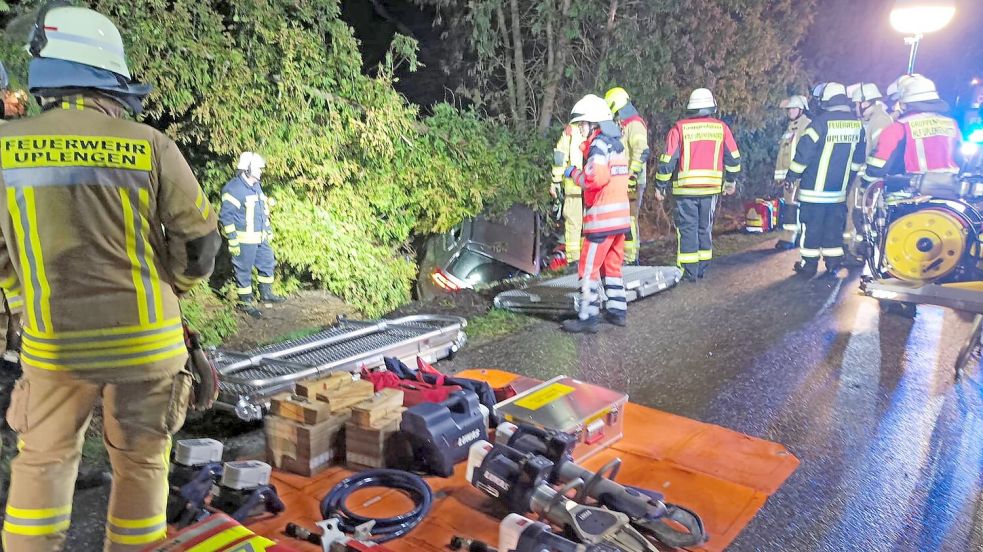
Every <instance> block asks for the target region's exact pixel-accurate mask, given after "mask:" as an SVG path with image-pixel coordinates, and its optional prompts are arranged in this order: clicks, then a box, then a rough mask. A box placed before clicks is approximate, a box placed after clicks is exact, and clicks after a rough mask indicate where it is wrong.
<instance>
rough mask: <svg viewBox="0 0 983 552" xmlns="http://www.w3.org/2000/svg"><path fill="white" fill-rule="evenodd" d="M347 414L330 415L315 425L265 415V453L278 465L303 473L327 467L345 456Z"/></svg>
mask: <svg viewBox="0 0 983 552" xmlns="http://www.w3.org/2000/svg"><path fill="white" fill-rule="evenodd" d="M347 421H348V416H347V415H345V416H331V417H329V418H328V419H327V420H325V421H324V422H321V423H319V424H315V425H307V424H302V423H300V422H295V421H293V420H288V419H286V418H280V417H279V416H267V417H266V423H265V433H266V456H267V459H268V461H269V463H270V464H271V465H272V466H273V467H275V468H277V469H281V470H284V471H288V472H291V473H296V474H299V475H304V476H308V477H310V476H312V475H315V474H316V473H318V472H320V471H322V470H324V469H326V468H327V467H328V466H330V465H331V464H332V463H333V462H334V461H336V460H338V459H339V458H340V459H344V455H345V453H344V451H345V423H346V422H347Z"/></svg>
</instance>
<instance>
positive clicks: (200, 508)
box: [167, 439, 223, 528]
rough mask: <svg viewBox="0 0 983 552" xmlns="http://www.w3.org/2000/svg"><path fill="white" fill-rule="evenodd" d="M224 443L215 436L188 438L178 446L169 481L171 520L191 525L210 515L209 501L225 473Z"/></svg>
mask: <svg viewBox="0 0 983 552" xmlns="http://www.w3.org/2000/svg"><path fill="white" fill-rule="evenodd" d="M222 452H223V446H222V443H220V442H218V441H216V440H214V439H185V440H181V441H178V442H177V443H175V445H174V458H173V460H172V462H171V473H170V475H169V476H168V480H169V481H168V482H169V484H170V486H171V493H170V494H169V495H168V498H167V521H168V523H171V524H174V525H176V526H177V527H179V528H183V527H187V526H189V525H191V524H193V523H195V522H197V521H200V520H202V519H204V518H206V517H208V515H209V513H210V512H209V511H208V510H207V509H206V508H205V503H206V501H207V500H208V497H209V495H210V494H211V492H212V487H213V486H214V485H215V484H216V483H218V480H219V478H220V477H221V476H222Z"/></svg>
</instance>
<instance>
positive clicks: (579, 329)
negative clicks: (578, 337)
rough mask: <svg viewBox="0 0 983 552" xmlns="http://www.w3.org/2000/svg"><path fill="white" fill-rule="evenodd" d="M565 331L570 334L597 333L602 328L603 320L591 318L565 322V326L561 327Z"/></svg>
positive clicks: (595, 317) (596, 317) (573, 319)
mask: <svg viewBox="0 0 983 552" xmlns="http://www.w3.org/2000/svg"><path fill="white" fill-rule="evenodd" d="M560 327H561V328H562V329H563V331H565V332H569V333H590V334H592V333H597V330H598V329H600V327H601V320H600V317H598V316H591V317H590V318H586V319H581V318H571V319H570V320H564V321H563V325H562V326H560Z"/></svg>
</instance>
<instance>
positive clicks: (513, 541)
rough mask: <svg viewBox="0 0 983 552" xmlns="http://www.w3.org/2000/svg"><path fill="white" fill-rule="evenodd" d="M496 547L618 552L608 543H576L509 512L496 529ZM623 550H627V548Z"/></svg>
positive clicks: (507, 551) (510, 551)
mask: <svg viewBox="0 0 983 552" xmlns="http://www.w3.org/2000/svg"><path fill="white" fill-rule="evenodd" d="M498 548H499V550H501V551H502V552H541V551H543V550H549V551H550V552H618V551H619V550H622V549H621V548H618V547H616V546H611V545H610V544H606V543H601V544H577V543H575V542H573V541H571V540H567V539H565V538H563V537H561V536H560V535H556V534H554V533H553V532H551V531H550V528H549V526H548V525H546V524H545V523H539V522H535V521H532V520H531V519H529V518H527V517H525V516H521V515H519V514H509V515H508V517H506V518H505V519H504V520H502V524H501V525H500V526H499V529H498ZM624 550H628V549H627V548H626V549H624Z"/></svg>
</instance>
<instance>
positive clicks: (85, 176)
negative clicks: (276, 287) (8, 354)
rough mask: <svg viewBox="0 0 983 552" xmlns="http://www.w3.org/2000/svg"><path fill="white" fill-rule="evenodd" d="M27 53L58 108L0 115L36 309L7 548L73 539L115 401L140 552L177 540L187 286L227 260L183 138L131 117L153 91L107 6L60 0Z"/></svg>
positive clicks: (11, 212) (4, 206)
mask: <svg viewBox="0 0 983 552" xmlns="http://www.w3.org/2000/svg"><path fill="white" fill-rule="evenodd" d="M29 49H30V52H31V54H32V55H33V60H32V61H31V63H30V68H29V72H28V74H29V76H28V86H29V89H30V92H31V93H32V94H33V95H34V96H35V97H37V98H38V100H39V102H40V103H41V107H42V111H43V113H42V114H41V115H39V116H38V117H34V118H30V119H25V120H22V121H17V122H11V123H8V124H6V125H4V126H3V127H0V148H2V151H3V156H2V158H0V165H2V167H0V168H2V171H0V187H2V188H3V193H2V194H0V212H2V213H3V216H2V217H0V230H2V243H0V284H2V287H3V289H4V292H5V293H6V294H7V297H8V298H12V297H18V296H20V295H21V294H22V293H23V297H24V311H25V316H24V335H23V345H22V354H21V363H22V366H23V369H24V375H23V377H22V378H21V379H20V380H19V381H18V382H17V384H16V386H15V389H14V391H13V395H12V397H11V406H10V408H9V409H8V410H7V422H8V423H9V424H10V427H11V428H13V429H14V430H15V431H16V432H17V433H18V439H19V444H20V452H19V454H18V455H17V457H16V458H15V459H14V461H13V463H12V465H11V484H10V492H9V495H8V498H7V507H6V515H5V518H4V523H3V544H4V549H5V550H10V551H16V552H33V551H38V552H42V551H43V552H48V551H51V550H62V549H63V547H64V545H65V537H66V533H67V531H68V526H69V520H70V518H71V514H72V496H73V492H74V489H75V478H76V472H77V470H78V464H79V459H80V457H81V453H82V443H83V438H84V436H85V431H86V428H87V426H88V425H89V421H90V420H91V419H92V411H93V409H94V408H95V406H96V405H97V404H99V403H100V402H101V403H102V406H103V421H104V422H103V435H104V440H105V444H106V450H107V451H108V453H109V459H110V461H111V463H112V466H113V485H112V491H111V495H110V498H109V513H108V518H107V523H106V550H109V551H111V552H116V551H136V550H142V549H143V548H145V547H146V546H147V545H149V544H151V543H154V542H158V541H160V540H162V539H164V537H165V535H166V529H167V528H166V524H165V521H164V516H165V506H166V502H167V472H168V456H169V454H170V445H171V436H172V435H173V434H174V432H176V431H177V430H178V429H179V428H180V427H181V425H182V424H183V423H184V417H185V411H186V409H187V406H188V401H189V394H190V391H191V386H192V381H191V374H190V373H189V372H188V371H187V370H186V369H185V361H186V359H187V357H188V353H187V349H186V346H185V341H184V332H183V330H182V325H181V313H180V311H179V307H178V295H179V294H180V293H183V292H186V291H188V290H190V289H191V288H192V287H193V286H195V285H197V284H198V283H199V282H201V281H203V280H204V279H205V278H207V276H208V275H209V273H210V272H211V271H212V268H213V265H214V258H215V254H216V253H217V252H218V249H219V248H220V247H221V238H220V237H219V235H218V231H217V220H216V217H215V214H214V212H213V211H212V209H211V207H210V206H209V203H208V200H207V199H206V197H205V194H204V192H203V191H202V189H201V187H200V186H199V185H198V182H197V181H196V179H195V177H194V175H193V174H192V173H191V168H190V167H189V166H188V163H187V162H186V161H185V159H184V157H183V156H182V155H181V152H180V151H179V150H178V148H177V146H176V145H175V144H174V142H173V141H172V140H171V139H169V138H167V137H166V136H164V135H163V134H161V133H160V132H158V131H156V130H154V129H152V128H150V127H148V126H146V125H142V124H138V123H134V122H131V121H127V120H125V119H124V114H125V112H126V111H127V110H129V111H133V112H137V113H138V112H140V111H141V102H142V101H143V99H144V98H145V96H146V95H147V93H148V92H149V90H150V88H149V86H145V85H141V84H137V83H135V82H133V81H132V80H131V77H130V72H129V69H128V68H127V64H126V61H125V57H124V52H123V40H122V38H121V37H120V34H119V31H118V30H117V29H116V27H115V26H114V25H113V23H112V22H111V21H110V20H109V19H107V18H106V17H105V16H103V15H101V14H99V13H97V12H95V11H92V10H89V9H86V8H77V7H65V6H61V5H55V6H53V7H52V6H50V5H49V6H46V7H45V8H42V10H41V12H40V13H39V15H38V19H37V22H36V24H35V26H34V29H33V31H32V34H31V39H30V45H29ZM72 549H74V548H72Z"/></svg>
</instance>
